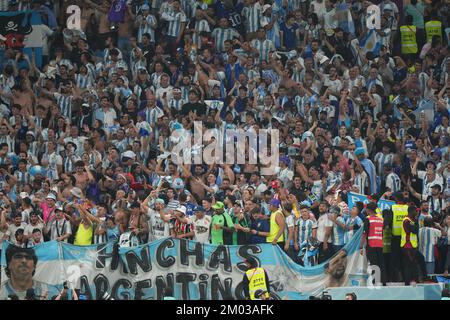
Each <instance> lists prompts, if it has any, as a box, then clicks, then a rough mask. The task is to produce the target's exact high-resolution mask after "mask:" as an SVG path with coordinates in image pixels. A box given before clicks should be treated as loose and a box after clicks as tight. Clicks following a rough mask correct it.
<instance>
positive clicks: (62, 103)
mask: <svg viewBox="0 0 450 320" xmlns="http://www.w3.org/2000/svg"><path fill="white" fill-rule="evenodd" d="M53 96H54V97H55V99H56V104H57V105H58V107H59V110H60V111H61V115H63V116H64V117H66V118H69V119H71V118H72V99H73V97H72V96H65V95H62V94H60V93H58V92H55V93H53Z"/></svg>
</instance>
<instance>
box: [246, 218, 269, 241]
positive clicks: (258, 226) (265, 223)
mask: <svg viewBox="0 0 450 320" xmlns="http://www.w3.org/2000/svg"><path fill="white" fill-rule="evenodd" d="M251 229H253V230H256V231H260V232H270V224H269V220H256V221H253V222H252V224H251ZM266 242H267V241H266V237H262V236H259V235H256V234H252V236H251V237H250V243H252V244H257V243H266Z"/></svg>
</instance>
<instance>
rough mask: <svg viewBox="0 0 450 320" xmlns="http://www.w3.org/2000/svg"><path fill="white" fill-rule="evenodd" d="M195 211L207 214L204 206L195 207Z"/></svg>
mask: <svg viewBox="0 0 450 320" xmlns="http://www.w3.org/2000/svg"><path fill="white" fill-rule="evenodd" d="M193 211H200V212H205V208H203V207H202V206H195V207H194V210H193Z"/></svg>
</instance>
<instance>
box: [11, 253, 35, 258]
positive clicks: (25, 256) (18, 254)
mask: <svg viewBox="0 0 450 320" xmlns="http://www.w3.org/2000/svg"><path fill="white" fill-rule="evenodd" d="M12 258H13V259H14V260H22V259H25V260H33V256H31V255H29V254H24V253H16V254H15V255H13V257H12Z"/></svg>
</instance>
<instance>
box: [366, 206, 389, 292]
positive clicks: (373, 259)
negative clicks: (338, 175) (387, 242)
mask: <svg viewBox="0 0 450 320" xmlns="http://www.w3.org/2000/svg"><path fill="white" fill-rule="evenodd" d="M376 210H377V205H376V204H375V203H373V202H370V203H368V204H367V206H366V212H367V214H368V217H366V219H365V220H364V235H365V236H364V237H363V238H362V240H361V246H360V248H361V249H362V247H363V244H364V242H366V254H367V260H369V263H370V264H371V265H374V266H378V267H379V268H380V273H381V274H380V276H381V282H382V283H383V284H385V283H386V279H385V266H384V256H383V228H384V223H383V218H382V217H379V216H378V215H377V213H376Z"/></svg>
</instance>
